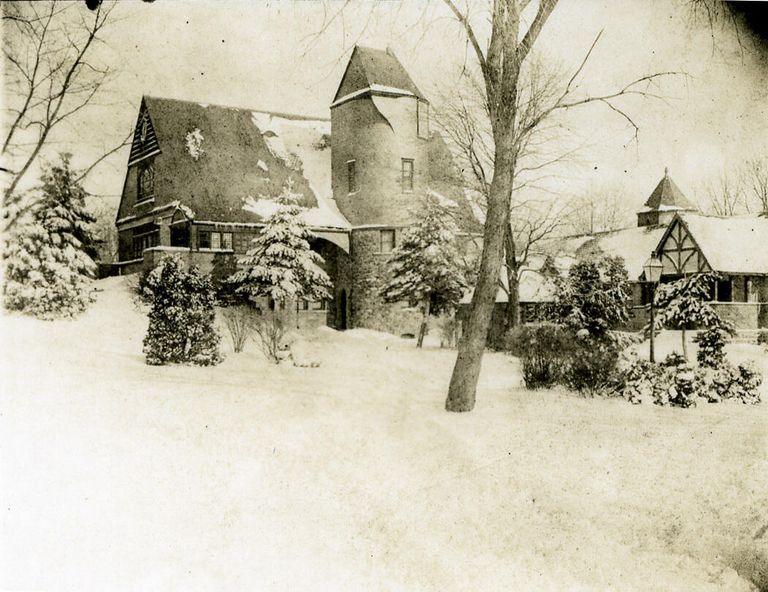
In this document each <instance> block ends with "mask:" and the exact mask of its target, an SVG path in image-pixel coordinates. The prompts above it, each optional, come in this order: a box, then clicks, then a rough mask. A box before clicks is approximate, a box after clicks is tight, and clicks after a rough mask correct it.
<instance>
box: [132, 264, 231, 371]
mask: <svg viewBox="0 0 768 592" xmlns="http://www.w3.org/2000/svg"><path fill="white" fill-rule="evenodd" d="M142 291H143V296H144V297H145V299H146V300H148V301H149V302H151V303H152V308H151V310H150V312H149V329H148V330H147V335H146V336H145V337H144V354H145V355H146V359H147V364H152V365H162V364H168V363H183V362H187V363H191V364H196V365H198V366H208V365H212V364H218V363H219V362H220V361H221V359H222V358H221V354H220V353H219V342H220V341H221V337H220V335H219V332H218V331H217V329H216V327H215V325H214V321H215V317H216V313H215V310H214V308H213V306H214V303H215V301H216V299H215V294H214V289H213V284H212V283H211V278H210V276H208V275H206V274H203V273H201V272H200V271H199V270H198V269H197V268H195V267H193V268H191V269H190V270H188V271H187V270H186V269H185V268H184V263H183V262H182V260H181V259H180V258H179V257H164V258H163V259H162V261H160V263H159V264H158V265H157V267H155V269H153V270H152V271H151V272H150V273H149V275H148V276H147V278H146V281H145V282H144V284H143V287H142Z"/></svg>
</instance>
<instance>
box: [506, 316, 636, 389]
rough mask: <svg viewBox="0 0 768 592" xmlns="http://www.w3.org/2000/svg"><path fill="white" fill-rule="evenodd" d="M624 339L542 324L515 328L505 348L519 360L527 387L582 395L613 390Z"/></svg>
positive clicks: (611, 335) (608, 334) (509, 335)
mask: <svg viewBox="0 0 768 592" xmlns="http://www.w3.org/2000/svg"><path fill="white" fill-rule="evenodd" d="M626 341H627V340H626V339H623V338H620V337H616V336H613V334H612V333H610V332H609V333H607V334H605V335H604V336H603V337H594V336H591V335H590V334H589V332H588V331H587V330H586V329H582V330H580V331H574V330H573V329H571V328H568V327H563V326H561V325H555V324H552V323H542V324H538V325H521V326H518V327H515V328H514V329H513V330H512V331H511V332H510V333H509V334H508V336H507V339H506V344H505V346H506V347H505V348H506V350H507V351H508V352H509V353H510V354H511V355H513V356H516V357H519V358H520V361H521V364H522V371H523V379H524V380H525V385H526V387H528V388H531V389H535V388H542V387H550V386H553V385H555V384H561V385H563V386H566V387H568V388H571V389H574V390H576V391H579V392H581V393H596V392H605V391H607V390H615V381H616V379H617V367H618V362H619V356H620V354H621V351H622V349H623V348H624V343H625V342H626Z"/></svg>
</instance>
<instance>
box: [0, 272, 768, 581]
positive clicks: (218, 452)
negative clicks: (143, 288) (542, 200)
mask: <svg viewBox="0 0 768 592" xmlns="http://www.w3.org/2000/svg"><path fill="white" fill-rule="evenodd" d="M98 286H99V288H100V289H101V290H102V291H101V292H100V293H99V298H98V301H97V302H96V303H95V304H94V305H93V307H92V308H91V309H90V310H89V311H88V312H87V313H86V314H85V315H83V316H82V317H81V318H80V319H78V320H76V321H71V322H67V321H61V322H55V323H45V322H38V321H33V320H30V319H25V318H20V317H4V318H2V323H3V326H2V331H3V333H2V335H3V337H2V343H3V350H4V351H3V353H2V356H3V357H2V360H3V373H2V399H1V401H2V408H1V409H0V446H1V449H0V468H1V470H2V472H1V473H0V478H1V479H2V487H0V502H1V503H2V505H0V511H2V543H1V545H0V589H3V590H5V589H12V590H13V589H23V590H27V589H34V590H78V591H90V590H98V591H104V590H110V591H111V590H140V591H145V590H185V591H194V590H216V591H219V590H496V589H498V590H557V591H562V590H622V591H623V590H686V591H688V590H698V591H706V590H729V591H730V590H749V589H751V588H750V584H749V583H748V580H749V579H751V580H752V581H753V582H756V583H758V584H759V585H760V586H762V587H763V588H764V589H768V510H767V508H768V454H767V452H766V450H767V446H766V444H767V442H768V438H767V436H768V421H767V420H768V411H767V409H768V405H766V404H765V403H764V404H763V405H760V406H757V407H750V406H743V405H740V404H730V403H729V404H720V405H707V406H703V407H698V408H696V409H689V410H681V409H669V408H660V407H655V406H647V407H646V406H632V405H629V404H628V403H625V402H622V401H620V400H603V399H582V398H579V397H577V396H575V395H571V394H569V393H566V392H563V391H541V392H530V391H526V390H525V389H523V388H521V386H520V376H519V372H518V369H517V366H516V362H515V360H514V359H511V358H508V357H506V356H504V355H501V354H488V355H487V356H486V357H485V359H484V365H483V373H482V378H481V384H480V387H479V392H478V404H477V407H476V409H475V410H474V411H473V412H472V413H470V414H448V413H446V412H444V411H443V400H444V395H445V392H446V387H447V383H448V380H449V378H450V371H451V368H452V364H453V361H454V357H455V352H451V351H448V350H439V349H437V348H428V349H425V350H424V351H417V350H415V349H414V347H413V342H412V341H404V340H401V339H399V338H395V337H390V336H386V335H382V334H376V333H372V332H367V331H361V330H354V331H349V332H347V333H344V334H341V333H336V332H333V331H331V330H325V329H324V330H320V331H318V332H317V333H316V334H315V335H314V337H313V344H314V345H315V347H316V348H317V353H318V355H319V357H320V358H321V360H322V366H321V367H320V368H316V369H313V368H294V367H291V366H285V365H281V366H279V367H278V366H274V365H270V364H268V363H267V362H265V361H264V360H263V358H262V357H261V356H260V354H259V353H258V352H257V351H256V350H255V348H254V347H253V345H252V344H251V345H250V346H249V348H250V349H247V350H246V351H245V352H244V353H243V354H238V355H234V354H229V355H228V358H227V360H226V361H225V362H224V363H223V364H221V365H220V366H217V367H214V368H194V367H182V366H171V367H150V366H147V365H145V364H144V361H143V357H142V355H141V340H142V337H143V334H144V331H145V329H146V317H145V316H144V315H143V313H142V312H141V311H140V310H138V309H137V308H136V307H135V305H134V304H133V303H132V300H131V297H130V295H129V293H128V291H127V289H126V284H125V279H124V278H111V279H108V280H102V281H100V282H99V283H98ZM672 337H674V336H672ZM664 339H666V337H664V336H663V337H662V343H664ZM667 341H668V342H669V343H672V342H673V340H672V339H671V338H670V339H668V340H667ZM225 347H226V348H227V349H228V345H225ZM661 347H662V349H663V347H665V346H664V345H662V346H661ZM734 347H736V349H737V350H738V351H737V352H735V353H736V354H737V355H738V356H740V357H744V356H748V357H749V356H750V354H751V357H754V356H757V355H758V352H759V350H758V349H757V348H756V347H755V346H749V345H743V344H738V345H736V346H734ZM761 363H762V364H763V367H764V368H765V365H766V360H765V358H763V360H762V362H761Z"/></svg>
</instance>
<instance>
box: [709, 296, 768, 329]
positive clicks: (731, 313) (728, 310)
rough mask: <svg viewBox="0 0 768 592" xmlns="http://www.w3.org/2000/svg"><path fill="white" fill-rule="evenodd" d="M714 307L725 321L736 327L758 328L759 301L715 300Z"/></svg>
mask: <svg viewBox="0 0 768 592" xmlns="http://www.w3.org/2000/svg"><path fill="white" fill-rule="evenodd" d="M712 308H714V309H715V312H716V313H717V314H718V315H719V316H720V318H721V319H723V320H724V321H729V322H731V323H732V324H733V326H734V327H735V328H736V329H757V328H758V327H759V326H760V325H759V322H758V320H759V317H760V314H761V312H760V309H761V308H762V306H761V305H760V304H759V303H757V302H713V303H712Z"/></svg>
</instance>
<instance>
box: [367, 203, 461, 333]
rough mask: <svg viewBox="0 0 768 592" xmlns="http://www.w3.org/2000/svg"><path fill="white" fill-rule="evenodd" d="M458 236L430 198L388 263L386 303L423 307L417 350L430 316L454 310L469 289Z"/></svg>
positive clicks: (450, 220) (437, 205)
mask: <svg viewBox="0 0 768 592" xmlns="http://www.w3.org/2000/svg"><path fill="white" fill-rule="evenodd" d="M456 232H457V228H456V225H455V223H454V222H453V220H452V218H451V216H450V214H449V213H448V212H446V210H445V209H444V208H443V207H442V206H440V204H439V203H438V201H437V200H436V199H435V198H433V197H431V196H427V197H425V199H424V203H423V208H422V211H421V212H420V213H419V219H418V221H417V222H416V224H414V225H413V226H411V227H410V228H409V229H408V230H407V231H406V232H405V233H404V235H403V238H402V240H401V241H400V244H399V245H398V246H397V247H396V248H395V250H394V251H393V252H392V256H391V258H390V260H389V280H388V281H387V283H386V284H385V285H384V287H383V288H382V290H381V294H382V296H383V297H384V300H386V301H387V302H397V301H402V300H409V301H411V300H415V301H417V302H419V303H420V304H421V307H422V321H421V327H420V328H419V336H418V340H417V342H416V346H417V347H421V346H422V345H423V343H424V336H425V335H426V333H427V322H428V320H429V315H430V314H436V313H438V312H440V311H442V310H452V309H455V308H456V306H457V305H458V302H459V300H460V299H461V297H462V296H463V294H464V292H465V291H466V289H467V282H466V279H465V277H464V274H463V272H462V259H461V256H460V254H459V252H458V249H457V247H456V244H455V240H454V239H455V236H456Z"/></svg>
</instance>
